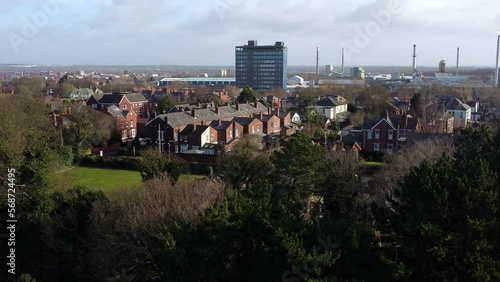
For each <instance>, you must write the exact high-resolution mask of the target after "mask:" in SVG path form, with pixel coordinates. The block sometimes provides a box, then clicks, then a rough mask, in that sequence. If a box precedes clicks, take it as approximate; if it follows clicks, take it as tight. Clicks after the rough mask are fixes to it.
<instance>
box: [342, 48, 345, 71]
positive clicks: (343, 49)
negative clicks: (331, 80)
mask: <svg viewBox="0 0 500 282" xmlns="http://www.w3.org/2000/svg"><path fill="white" fill-rule="evenodd" d="M344 63H345V48H342V73H344V66H345V65H344Z"/></svg>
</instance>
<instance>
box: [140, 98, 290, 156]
mask: <svg viewBox="0 0 500 282" xmlns="http://www.w3.org/2000/svg"><path fill="white" fill-rule="evenodd" d="M299 127H300V125H298V124H295V123H292V115H291V113H290V112H285V111H282V108H281V107H280V105H277V106H276V107H273V105H272V104H271V105H269V104H267V105H265V104H264V103H262V102H255V103H252V104H249V103H245V104H234V105H226V106H220V107H219V106H215V105H213V104H206V105H204V106H202V108H199V107H185V108H182V107H178V108H173V109H172V110H171V111H170V112H169V113H166V114H162V115H158V116H157V117H155V118H154V119H152V120H151V121H150V122H149V123H147V124H146V132H147V135H148V137H149V138H151V139H152V140H153V141H154V144H157V146H158V147H159V148H160V149H161V150H162V151H167V150H170V151H171V152H175V153H181V154H200V155H201V154H207V155H214V154H216V153H217V152H223V151H229V150H231V146H232V145H233V144H234V143H235V141H237V140H238V139H241V138H243V137H244V136H245V135H247V134H255V135H259V136H261V137H262V138H263V141H270V140H272V139H273V138H276V137H280V136H290V135H292V134H293V133H295V132H296V130H297V129H299Z"/></svg>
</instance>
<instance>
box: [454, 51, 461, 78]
mask: <svg viewBox="0 0 500 282" xmlns="http://www.w3.org/2000/svg"><path fill="white" fill-rule="evenodd" d="M459 63H460V47H457V69H456V70H455V75H458V65H459Z"/></svg>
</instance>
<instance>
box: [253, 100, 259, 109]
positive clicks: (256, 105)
mask: <svg viewBox="0 0 500 282" xmlns="http://www.w3.org/2000/svg"><path fill="white" fill-rule="evenodd" d="M257 103H258V102H257V100H255V102H253V106H254V107H255V108H256V109H257V108H258V107H259V105H258V104H257Z"/></svg>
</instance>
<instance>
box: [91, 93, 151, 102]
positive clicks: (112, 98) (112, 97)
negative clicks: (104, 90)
mask: <svg viewBox="0 0 500 282" xmlns="http://www.w3.org/2000/svg"><path fill="white" fill-rule="evenodd" d="M93 96H94V97H95V99H96V100H97V101H99V104H105V105H118V104H120V101H121V100H122V98H123V97H124V96H125V97H127V99H128V100H129V102H131V103H139V102H147V101H148V100H147V99H146V97H144V95H142V94H141V93H132V94H94V95H93Z"/></svg>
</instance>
